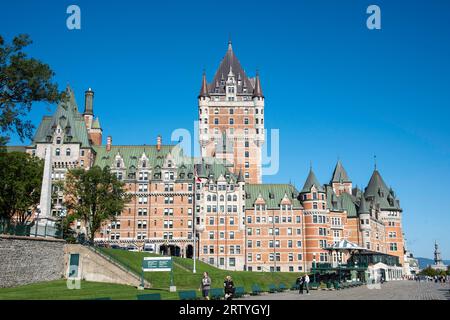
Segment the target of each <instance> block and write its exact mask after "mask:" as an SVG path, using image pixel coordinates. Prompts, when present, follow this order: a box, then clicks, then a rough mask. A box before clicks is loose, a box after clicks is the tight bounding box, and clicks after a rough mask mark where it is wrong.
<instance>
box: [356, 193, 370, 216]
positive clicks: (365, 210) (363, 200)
mask: <svg viewBox="0 0 450 320" xmlns="http://www.w3.org/2000/svg"><path fill="white" fill-rule="evenodd" d="M365 213H369V207H368V205H367V203H366V198H365V196H364V195H361V200H360V202H359V208H358V214H365Z"/></svg>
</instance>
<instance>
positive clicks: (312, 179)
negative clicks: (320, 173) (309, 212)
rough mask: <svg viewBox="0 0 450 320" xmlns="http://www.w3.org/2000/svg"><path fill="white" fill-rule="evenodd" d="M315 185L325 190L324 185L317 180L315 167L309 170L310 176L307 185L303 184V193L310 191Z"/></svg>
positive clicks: (320, 189)
mask: <svg viewBox="0 0 450 320" xmlns="http://www.w3.org/2000/svg"><path fill="white" fill-rule="evenodd" d="M313 186H315V187H316V188H317V189H318V190H319V191H323V187H322V185H321V184H320V182H319V180H317V177H316V175H315V174H314V171H313V169H312V168H311V170H310V171H309V175H308V178H307V179H306V182H305V185H304V186H303V189H302V191H301V192H302V193H304V192H310V191H311V188H312V187H313Z"/></svg>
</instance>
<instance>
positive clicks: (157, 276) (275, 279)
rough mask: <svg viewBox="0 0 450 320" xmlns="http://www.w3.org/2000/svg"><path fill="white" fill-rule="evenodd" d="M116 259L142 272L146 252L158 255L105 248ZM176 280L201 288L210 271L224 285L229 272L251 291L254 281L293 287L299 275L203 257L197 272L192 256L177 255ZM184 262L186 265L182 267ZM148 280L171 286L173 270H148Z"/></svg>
mask: <svg viewBox="0 0 450 320" xmlns="http://www.w3.org/2000/svg"><path fill="white" fill-rule="evenodd" d="M102 251H103V252H104V253H106V254H108V255H109V256H110V257H112V258H113V259H115V260H116V261H118V262H120V263H122V264H124V265H126V267H128V268H129V269H132V270H133V271H134V272H136V273H139V274H140V269H141V264H142V259H143V258H144V257H145V256H156V255H155V254H149V253H144V252H130V251H125V250H118V249H104V248H103V249H102ZM174 262H175V265H174V282H175V285H176V286H177V288H178V289H182V290H184V289H198V288H199V286H200V279H201V275H202V273H203V272H204V271H207V272H208V273H209V275H210V277H211V280H212V284H213V287H217V288H222V287H223V280H224V279H225V277H226V276H227V275H230V276H231V277H232V278H233V281H234V284H235V286H237V287H244V288H245V289H246V290H247V291H250V290H251V287H252V285H253V284H255V283H256V284H259V285H260V286H261V288H262V289H263V290H267V289H268V285H269V284H271V283H274V284H275V285H279V284H280V283H284V284H285V285H286V286H288V287H290V286H291V285H292V284H293V283H294V282H295V280H296V279H297V277H298V276H299V274H298V273H289V272H245V271H223V270H219V269H217V268H215V267H213V266H210V265H208V264H206V263H203V262H201V261H197V266H196V269H197V274H193V273H192V272H188V271H186V269H188V270H192V268H193V263H194V261H193V260H192V259H183V258H178V257H174ZM179 265H181V266H182V267H183V268H181V267H179ZM144 277H145V279H146V280H147V281H149V282H150V283H152V285H153V288H158V289H167V288H168V287H169V283H170V274H169V273H168V272H152V273H150V272H147V273H145V274H144Z"/></svg>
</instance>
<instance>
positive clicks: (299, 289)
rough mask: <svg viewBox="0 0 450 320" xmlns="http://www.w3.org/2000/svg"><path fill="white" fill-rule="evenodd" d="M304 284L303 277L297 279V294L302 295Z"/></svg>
mask: <svg viewBox="0 0 450 320" xmlns="http://www.w3.org/2000/svg"><path fill="white" fill-rule="evenodd" d="M304 284H305V276H302V277H300V278H298V293H299V294H303V285H304Z"/></svg>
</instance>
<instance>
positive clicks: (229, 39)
mask: <svg viewBox="0 0 450 320" xmlns="http://www.w3.org/2000/svg"><path fill="white" fill-rule="evenodd" d="M228 51H233V43H232V41H231V35H229V36H228Z"/></svg>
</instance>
